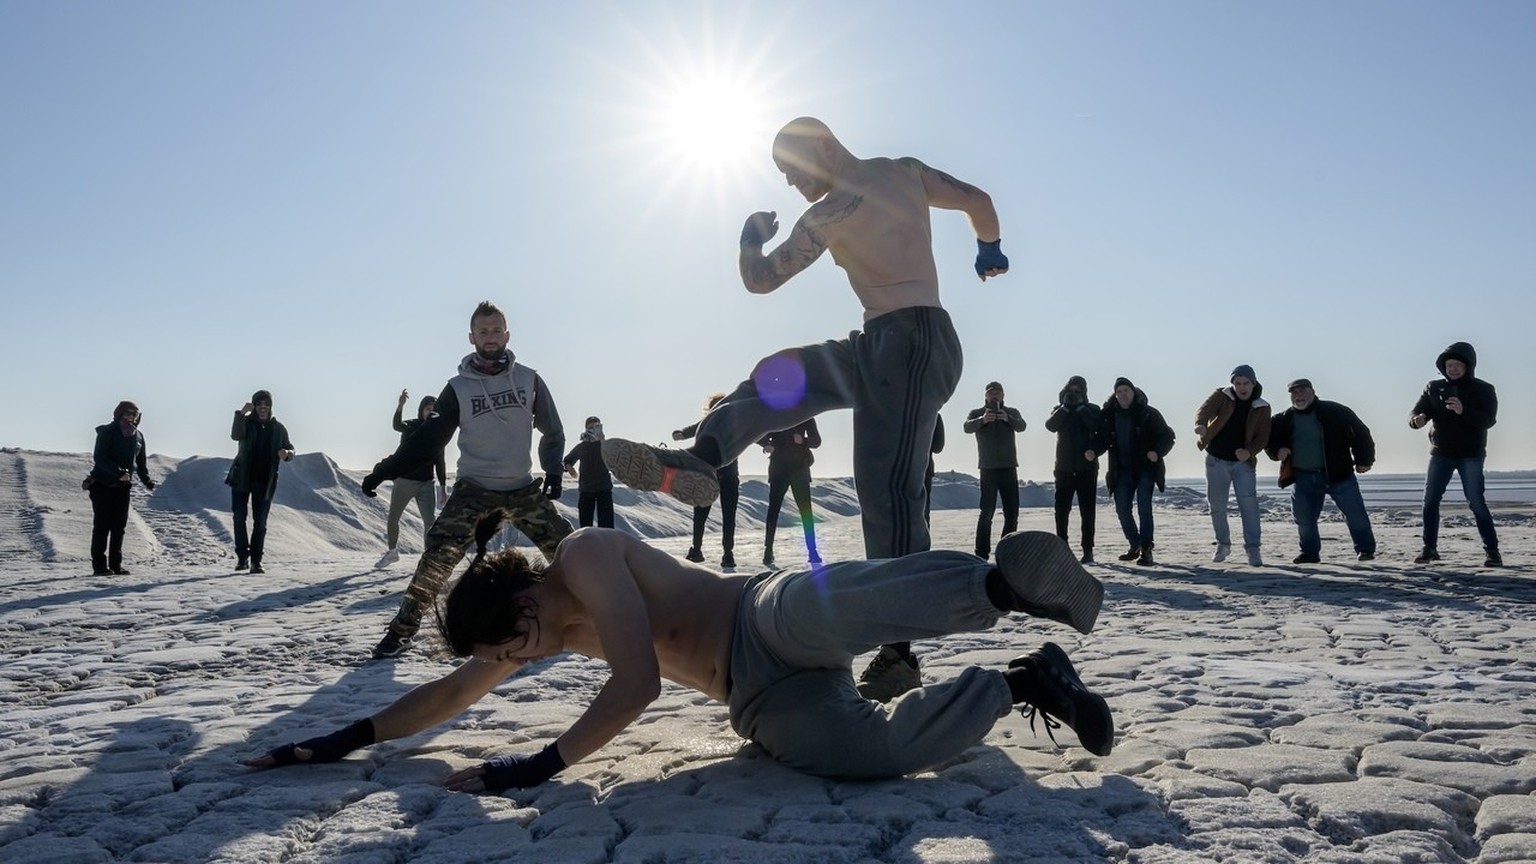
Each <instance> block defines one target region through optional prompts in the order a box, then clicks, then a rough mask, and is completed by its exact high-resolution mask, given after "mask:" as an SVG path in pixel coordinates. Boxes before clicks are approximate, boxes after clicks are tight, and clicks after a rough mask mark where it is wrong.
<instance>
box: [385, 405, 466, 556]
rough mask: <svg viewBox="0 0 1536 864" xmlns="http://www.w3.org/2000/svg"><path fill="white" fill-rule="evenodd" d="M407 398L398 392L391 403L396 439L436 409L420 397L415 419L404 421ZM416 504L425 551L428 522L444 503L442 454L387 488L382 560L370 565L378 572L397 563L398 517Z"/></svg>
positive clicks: (445, 469) (445, 476)
mask: <svg viewBox="0 0 1536 864" xmlns="http://www.w3.org/2000/svg"><path fill="white" fill-rule="evenodd" d="M409 398H411V394H410V393H409V392H408V391H405V390H401V391H400V398H399V400H397V401H396V402H395V416H394V418H393V419H392V420H391V421H390V422H391V424H392V425H393V426H394V430H395V431H396V432H399V433H400V440H401V442H402V443H403V442H404V441H405V439H407V438H409V437H411V434H412V433H414V432H415V431H416V430H417V429H419V428H421V424H422V423H424V422H426V419H427V418H428V417H431V416H432V413H433V412H434V411H436V410H437V397H436V396H423V397H421V402H420V403H418V404H417V406H416V417H415V418H414V419H411V420H406V419H404V417H403V416H402V412H403V411H405V402H406V400H407V399H409ZM434 472H436V474H437V487H436V492H435V493H434V492H433V486H432V475H433V473H434ZM412 501H415V502H416V512H418V513H420V514H421V544H422V548H426V544H427V532H428V531H431V530H432V522H433V521H434V520H435V519H437V508H438V507H441V506H443V504H445V503H447V501H448V465H447V463H446V462H445V461H444V458H443V451H442V450H438V451H437V459H436V461H434V462H432V463H431V464H426V463H424V464H422V465H421V466H420V467H418V468H415V469H413V470H411V471H410V473H408V474H402V475H401V476H399V477H396V478H395V479H394V480H393V481H392V482H391V484H390V489H389V520H388V521H387V522H385V524H384V542H385V543H386V544H387V545H388V548H386V549H385V550H384V557H382V558H380V559H379V563H378V564H375V565H374V566H375V567H377V568H380V569H383V568H385V567H388V566H389V565H391V564H393V563H395V562H396V561H399V560H400V549H399V548H398V546H399V543H400V517H401V516H404V515H405V508H406V505H408V504H410V503H411V502H412Z"/></svg>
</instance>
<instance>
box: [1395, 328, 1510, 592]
mask: <svg viewBox="0 0 1536 864" xmlns="http://www.w3.org/2000/svg"><path fill="white" fill-rule="evenodd" d="M1435 368H1437V369H1439V370H1440V376H1441V377H1440V378H1438V379H1436V380H1433V381H1430V382H1429V383H1428V384H1425V385H1424V392H1422V393H1420V394H1419V401H1418V402H1416V403H1414V406H1413V412H1412V413H1411V414H1409V415H1408V427H1409V428H1410V429H1422V428H1424V427H1425V426H1429V427H1430V429H1429V444H1430V449H1429V469H1428V470H1427V471H1426V472H1425V476H1424V548H1423V550H1422V551H1420V552H1419V556H1418V557H1417V558H1415V559H1413V563H1415V564H1430V563H1433V562H1435V561H1439V560H1440V549H1439V542H1440V499H1441V498H1442V497H1443V496H1444V495H1445V488H1446V487H1447V486H1449V485H1450V482H1451V474H1453V473H1456V474H1460V475H1461V491H1462V494H1464V495H1466V498H1467V507H1468V508H1470V509H1471V510H1472V518H1473V520H1474V521H1476V522H1477V533H1478V535H1479V536H1480V537H1482V540H1483V551H1484V552H1485V553H1487V557H1486V558H1485V559H1484V560H1483V566H1484V567H1502V566H1504V558H1503V556H1501V555H1500V554H1499V535H1498V532H1497V531H1495V530H1494V527H1493V514H1492V513H1491V512H1489V510H1488V502H1487V500H1486V499H1485V498H1484V496H1483V461H1484V459H1486V458H1487V455H1488V430H1489V428H1491V427H1492V426H1493V424H1494V423H1495V422H1497V418H1498V413H1499V397H1498V393H1497V392H1495V390H1494V388H1493V385H1492V384H1489V383H1488V382H1487V381H1484V380H1483V379H1481V378H1478V377H1477V374H1476V373H1477V351H1476V349H1474V348H1473V347H1472V345H1471V343H1468V342H1455V343H1452V344H1451V345H1450V346H1449V347H1448V348H1446V349H1445V350H1444V351H1442V352H1440V356H1439V357H1437V358H1435Z"/></svg>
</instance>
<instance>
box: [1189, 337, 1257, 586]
mask: <svg viewBox="0 0 1536 864" xmlns="http://www.w3.org/2000/svg"><path fill="white" fill-rule="evenodd" d="M1263 392H1264V388H1263V386H1262V385H1260V384H1259V382H1258V378H1257V376H1255V375H1254V372H1253V367H1252V366H1249V365H1248V364H1246V363H1244V364H1242V365H1240V366H1238V367H1237V368H1236V369H1233V370H1232V378H1231V385H1230V386H1227V387H1222V388H1219V389H1217V390H1216V391H1215V392H1213V393H1212V394H1211V395H1210V397H1209V398H1208V399H1206V400H1205V402H1204V403H1202V404H1201V405H1200V410H1198V411H1196V412H1195V446H1197V447H1199V448H1200V449H1201V450H1204V451H1205V494H1206V499H1207V500H1208V501H1209V502H1210V504H1211V527H1213V528H1214V529H1215V530H1216V554H1214V555H1212V556H1211V560H1212V561H1218V562H1219V561H1225V560H1227V556H1228V555H1229V554H1231V552H1232V531H1231V528H1229V527H1228V525H1227V492H1228V490H1229V489H1230V490H1234V491H1235V492H1236V494H1237V510H1238V513H1239V514H1241V515H1242V519H1243V550H1244V551H1245V552H1247V553H1248V563H1249V564H1250V565H1252V566H1254V567H1258V566H1261V565H1262V564H1263V563H1264V559H1263V557H1262V556H1261V555H1260V554H1259V494H1258V477H1257V475H1256V473H1255V472H1256V468H1257V465H1258V455H1259V453H1260V452H1261V451H1262V450H1263V449H1264V448H1265V447H1266V446H1267V445H1268V444H1269V417H1270V408H1269V403H1268V402H1265V401H1264V400H1263V399H1262V398H1261V394H1263Z"/></svg>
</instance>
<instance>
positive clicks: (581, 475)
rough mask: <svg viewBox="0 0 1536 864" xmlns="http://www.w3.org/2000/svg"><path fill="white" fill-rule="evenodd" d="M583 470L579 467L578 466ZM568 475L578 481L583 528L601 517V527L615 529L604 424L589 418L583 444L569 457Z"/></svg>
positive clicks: (579, 442) (579, 508)
mask: <svg viewBox="0 0 1536 864" xmlns="http://www.w3.org/2000/svg"><path fill="white" fill-rule="evenodd" d="M578 462H579V463H581V467H580V468H579V469H578V468H577V467H576V464H577V463H578ZM564 464H565V473H567V474H570V475H571V476H572V477H575V478H576V491H577V492H579V493H580V494H579V496H578V497H577V499H576V520H577V521H578V522H580V523H581V527H583V528H586V527H587V526H589V525H591V524H592V519H593V516H596V517H597V527H599V528H612V527H613V474H611V473H609V471H608V465H607V463H605V462H603V421H602V420H600V419H598V418H597V417H588V418H587V422H586V425H585V428H583V429H582V430H581V440H580V441H577V442H576V446H575V447H572V448H571V452H569V453H567V454H565V462H564Z"/></svg>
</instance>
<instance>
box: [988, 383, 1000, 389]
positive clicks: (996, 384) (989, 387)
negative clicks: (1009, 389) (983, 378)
mask: <svg viewBox="0 0 1536 864" xmlns="http://www.w3.org/2000/svg"><path fill="white" fill-rule="evenodd" d="M987 389H988V390H1001V389H1003V385H1001V384H999V383H997V382H996V381H988V382H987Z"/></svg>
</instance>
